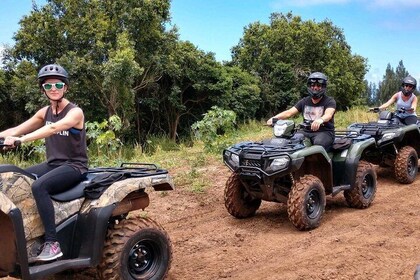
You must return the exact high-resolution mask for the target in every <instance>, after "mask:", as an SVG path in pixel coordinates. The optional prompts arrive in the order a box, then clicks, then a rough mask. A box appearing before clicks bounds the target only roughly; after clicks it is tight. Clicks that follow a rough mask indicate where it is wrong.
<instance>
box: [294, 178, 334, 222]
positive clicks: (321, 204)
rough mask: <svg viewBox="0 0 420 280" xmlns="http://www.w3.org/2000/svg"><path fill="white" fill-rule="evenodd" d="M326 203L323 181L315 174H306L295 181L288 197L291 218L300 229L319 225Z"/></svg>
mask: <svg viewBox="0 0 420 280" xmlns="http://www.w3.org/2000/svg"><path fill="white" fill-rule="evenodd" d="M325 204H326V197H325V190H324V186H323V185H322V182H321V181H320V180H319V179H318V178H317V177H316V176H313V175H305V176H303V177H301V178H300V179H299V180H297V181H296V182H295V184H294V185H293V187H292V190H291V191H290V193H289V197H288V199H287V213H288V214H289V220H290V221H291V222H292V224H293V225H294V226H295V227H296V228H297V229H299V230H310V229H313V228H316V227H318V226H319V224H320V222H321V219H322V216H323V215H324V210H325Z"/></svg>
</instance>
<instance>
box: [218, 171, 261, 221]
mask: <svg viewBox="0 0 420 280" xmlns="http://www.w3.org/2000/svg"><path fill="white" fill-rule="evenodd" d="M224 196H225V207H226V209H227V210H228V212H229V214H231V215H232V216H234V217H235V218H238V219H242V218H248V217H251V216H252V215H254V214H255V212H256V211H257V210H258V208H259V207H260V205H261V199H259V198H255V197H252V196H251V195H250V194H249V193H248V192H247V191H246V189H245V187H244V185H243V184H242V182H241V180H240V178H239V175H238V174H237V173H232V175H230V177H229V179H228V180H227V182H226V187H225V195H224Z"/></svg>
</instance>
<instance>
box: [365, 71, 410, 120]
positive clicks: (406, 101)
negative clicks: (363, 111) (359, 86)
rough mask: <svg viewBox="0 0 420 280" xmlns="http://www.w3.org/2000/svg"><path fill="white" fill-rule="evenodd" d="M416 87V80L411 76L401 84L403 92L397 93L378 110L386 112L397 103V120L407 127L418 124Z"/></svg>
mask: <svg viewBox="0 0 420 280" xmlns="http://www.w3.org/2000/svg"><path fill="white" fill-rule="evenodd" d="M416 87H417V81H416V79H414V78H413V77H411V76H407V77H405V78H404V79H403V81H402V84H401V91H399V92H397V93H395V94H394V95H393V96H392V97H391V98H390V99H389V100H388V101H387V102H386V103H384V104H382V105H381V106H379V107H378V108H377V110H379V111H380V110H384V109H386V108H387V107H388V106H390V105H391V104H393V103H394V102H396V104H397V109H396V114H395V116H396V117H397V119H398V120H399V121H400V122H401V123H403V124H405V125H409V124H416V123H417V114H416V108H417V96H416V95H414V91H415V90H416ZM373 109H375V108H373Z"/></svg>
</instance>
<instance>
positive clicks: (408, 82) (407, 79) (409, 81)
mask: <svg viewBox="0 0 420 280" xmlns="http://www.w3.org/2000/svg"><path fill="white" fill-rule="evenodd" d="M405 85H410V86H413V88H412V89H410V90H406V89H405V87H404V86H405ZM416 87H417V81H416V79H414V78H413V77H411V76H407V77H405V78H404V79H403V81H402V83H401V91H402V93H403V94H404V95H405V96H409V95H410V94H412V93H413V92H414V91H415V90H416Z"/></svg>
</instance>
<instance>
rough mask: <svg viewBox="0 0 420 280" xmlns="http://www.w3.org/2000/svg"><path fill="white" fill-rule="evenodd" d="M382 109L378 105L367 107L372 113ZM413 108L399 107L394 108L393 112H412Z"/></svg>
mask: <svg viewBox="0 0 420 280" xmlns="http://www.w3.org/2000/svg"><path fill="white" fill-rule="evenodd" d="M381 111H383V110H381V109H379V107H372V108H369V109H368V112H374V113H379V112H381ZM413 111H414V109H413V108H404V107H402V108H399V109H396V110H395V113H405V112H413Z"/></svg>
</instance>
